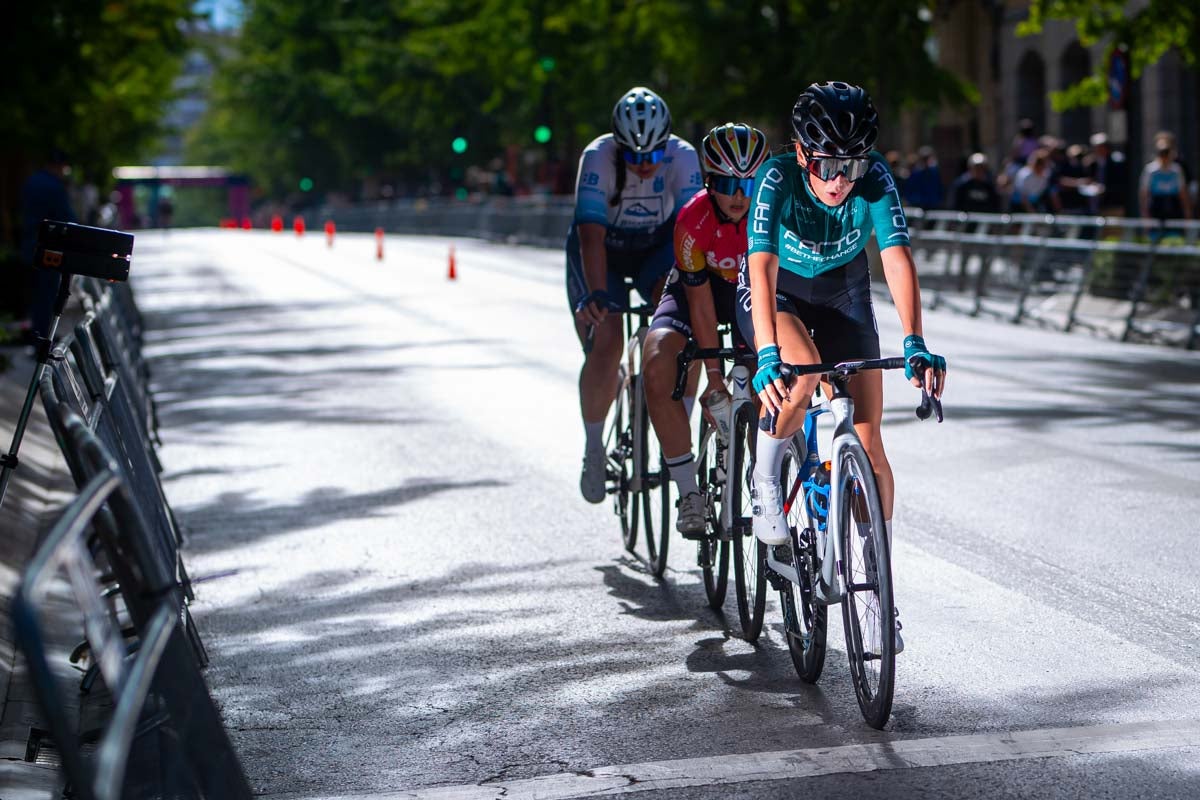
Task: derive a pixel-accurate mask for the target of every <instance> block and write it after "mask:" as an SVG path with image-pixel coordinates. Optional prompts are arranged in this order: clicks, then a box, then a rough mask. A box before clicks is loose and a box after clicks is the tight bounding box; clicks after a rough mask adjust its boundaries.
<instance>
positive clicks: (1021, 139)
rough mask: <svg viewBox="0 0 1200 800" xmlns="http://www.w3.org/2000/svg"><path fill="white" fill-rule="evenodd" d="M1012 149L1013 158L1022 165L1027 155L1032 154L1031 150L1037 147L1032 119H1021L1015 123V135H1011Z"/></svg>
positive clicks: (1027, 157) (1027, 158)
mask: <svg viewBox="0 0 1200 800" xmlns="http://www.w3.org/2000/svg"><path fill="white" fill-rule="evenodd" d="M1012 149H1013V160H1014V161H1015V162H1016V163H1017V164H1020V165H1024V164H1025V162H1026V161H1028V160H1029V156H1031V155H1033V151H1034V150H1037V149H1038V137H1037V134H1036V133H1035V132H1034V127H1033V120H1031V119H1023V120H1021V121H1019V122H1018V123H1017V135H1016V136H1015V137H1013V143H1012Z"/></svg>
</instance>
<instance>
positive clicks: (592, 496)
mask: <svg viewBox="0 0 1200 800" xmlns="http://www.w3.org/2000/svg"><path fill="white" fill-rule="evenodd" d="M607 462H608V459H607V457H605V455H604V451H603V450H589V451H586V452H584V454H583V473H582V474H581V475H580V476H579V491H580V493H581V494H582V495H583V499H584V500H587V501H588V502H589V503H592V504H593V505H594V504H596V503H602V502H604V496H605V495H606V494H608V491H607V489H606V487H605V485H604V483H605V474H604V473H605V467H606V466H607Z"/></svg>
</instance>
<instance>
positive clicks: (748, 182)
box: [708, 175, 754, 197]
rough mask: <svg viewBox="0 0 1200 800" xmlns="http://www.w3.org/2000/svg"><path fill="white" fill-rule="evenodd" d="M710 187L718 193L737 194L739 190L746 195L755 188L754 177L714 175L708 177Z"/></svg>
mask: <svg viewBox="0 0 1200 800" xmlns="http://www.w3.org/2000/svg"><path fill="white" fill-rule="evenodd" d="M708 188H709V189H711V190H713V191H714V192H716V193H717V194H727V195H730V196H732V195H735V194H737V192H738V190H739V189H740V190H741V191H742V194H744V195H746V197H749V196H750V192H751V191H753V189H754V178H735V177H733V176H732V175H713V176H712V177H710V178H709V179H708Z"/></svg>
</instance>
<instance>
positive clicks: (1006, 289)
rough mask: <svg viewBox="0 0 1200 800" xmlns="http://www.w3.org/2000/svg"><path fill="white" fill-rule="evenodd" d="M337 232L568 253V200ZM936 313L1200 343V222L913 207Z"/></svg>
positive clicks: (378, 209)
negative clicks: (458, 239) (479, 241)
mask: <svg viewBox="0 0 1200 800" xmlns="http://www.w3.org/2000/svg"><path fill="white" fill-rule="evenodd" d="M319 213H320V214H323V215H324V216H323V217H322V218H324V219H332V220H334V221H335V222H336V224H337V226H338V228H339V229H342V230H356V231H371V230H374V229H376V228H383V229H384V230H386V231H388V232H391V233H407V234H435V235H442V236H474V237H478V238H483V239H489V240H493V241H503V242H508V243H512V244H528V245H536V246H542V247H556V248H557V247H562V246H563V243H564V242H565V240H566V232H567V228H568V227H569V226H570V223H571V218H572V215H573V213H574V199H573V198H571V197H537V198H530V197H525V198H488V199H487V200H484V201H480V202H455V201H449V200H445V199H440V198H439V199H431V200H399V201H394V202H390V203H378V204H373V205H359V206H352V207H342V208H333V207H330V208H325V209H321V210H320V212H319ZM908 217H909V222H910V227H911V230H912V234H913V250H914V253H915V255H916V258H917V265H918V270H919V272H920V275H921V281H922V288H923V290H924V294H925V295H926V296H927V297H928V298H929V300H930V302H931V303H932V304H933V305H934V306H945V307H948V308H955V309H958V310H960V311H963V312H965V313H968V314H972V315H981V314H985V315H991V316H996V317H999V318H1002V319H1008V320H1010V321H1012V322H1014V323H1021V322H1029V323H1035V324H1041V325H1046V326H1050V327H1054V328H1057V329H1060V330H1064V331H1070V330H1073V329H1075V328H1086V329H1090V330H1092V331H1095V332H1097V333H1100V334H1102V335H1106V336H1111V337H1112V338H1116V339H1120V340H1121V341H1146V342H1158V343H1163V344H1170V345H1176V346H1182V347H1187V348H1189V349H1190V348H1195V347H1196V346H1197V344H1198V341H1200V330H1198V326H1200V242H1198V239H1200V222H1197V221H1194V220H1169V221H1167V222H1165V223H1163V222H1160V221H1158V220H1150V219H1126V218H1113V217H1107V218H1106V217H1089V216H1066V215H1059V216H1054V215H1044V214H967V213H962V212H956V211H926V212H922V211H921V210H920V209H911V210H909V211H908Z"/></svg>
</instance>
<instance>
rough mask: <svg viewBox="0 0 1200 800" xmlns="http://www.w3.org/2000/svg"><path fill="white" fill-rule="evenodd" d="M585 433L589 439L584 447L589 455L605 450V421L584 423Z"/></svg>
mask: <svg viewBox="0 0 1200 800" xmlns="http://www.w3.org/2000/svg"><path fill="white" fill-rule="evenodd" d="M583 433H584V435H585V436H586V437H587V443H586V444H585V445H584V447H585V448H587V451H588V452H589V453H590V452H593V451H595V450H603V449H604V420H600V421H599V422H585V423H583Z"/></svg>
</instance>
